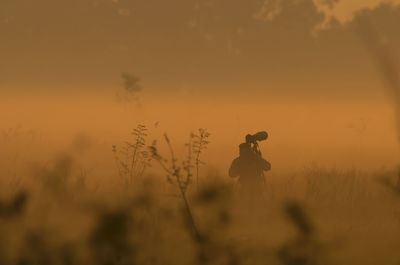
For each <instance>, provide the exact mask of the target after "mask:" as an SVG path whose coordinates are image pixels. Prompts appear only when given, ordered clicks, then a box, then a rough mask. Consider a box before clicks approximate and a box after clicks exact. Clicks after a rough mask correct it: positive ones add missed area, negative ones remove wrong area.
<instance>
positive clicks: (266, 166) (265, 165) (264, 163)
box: [259, 157, 271, 171]
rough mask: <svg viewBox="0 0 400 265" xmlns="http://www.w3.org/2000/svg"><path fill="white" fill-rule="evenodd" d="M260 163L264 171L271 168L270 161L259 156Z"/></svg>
mask: <svg viewBox="0 0 400 265" xmlns="http://www.w3.org/2000/svg"><path fill="white" fill-rule="evenodd" d="M259 163H260V164H259V165H260V167H261V168H262V169H263V170H264V171H268V170H271V163H269V162H268V161H267V160H265V159H264V158H262V157H259Z"/></svg>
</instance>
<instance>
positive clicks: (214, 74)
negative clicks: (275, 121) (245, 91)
mask: <svg viewBox="0 0 400 265" xmlns="http://www.w3.org/2000/svg"><path fill="white" fill-rule="evenodd" d="M268 3H272V4H271V5H269V4H268ZM334 3H335V1H327V2H326V4H328V5H332V4H334ZM357 16H368V17H370V19H371V21H373V23H374V24H376V25H377V28H378V30H379V31H382V33H383V35H385V36H386V37H387V39H388V41H390V42H391V43H393V47H400V45H399V44H400V36H399V34H397V30H398V26H399V25H400V9H399V8H397V7H394V6H391V5H389V4H386V5H385V4H383V5H381V6H379V7H377V8H376V9H373V10H364V11H362V12H359V13H358V14H356V17H357ZM325 20H326V16H325V15H324V13H322V12H321V11H319V10H318V8H317V7H316V6H315V4H314V2H313V1H312V0H301V1H289V0H282V1H276V2H275V3H274V2H273V1H259V0H251V1H244V0H229V1H228V0H220V1H213V0H207V1H201V2H198V1H195V0H171V1H160V0H146V1H144V0H142V1H124V0H120V1H105V0H104V1H100V0H99V1H93V0H79V1H78V0H70V1H65V0H57V1H50V0H36V1H33V0H14V1H11V0H4V1H2V2H1V3H0V33H1V35H2V36H3V37H2V40H4V41H2V42H1V44H0V52H1V54H2V55H3V56H2V57H3V58H4V61H5V62H6V63H5V64H2V65H1V66H0V70H1V71H2V77H1V78H0V85H2V86H3V87H6V86H8V87H17V86H20V85H24V86H25V87H27V86H29V87H30V88H34V87H40V86H46V87H51V88H54V89H57V88H62V87H69V86H80V87H94V88H99V87H107V86H118V79H117V78H115V77H116V76H118V75H119V74H120V73H121V72H124V71H131V70H132V69H134V71H135V72H136V73H138V75H139V76H141V77H142V78H143V79H144V80H146V87H147V86H149V87H164V88H165V87H179V85H180V84H182V83H185V84H196V85H197V86H201V87H205V89H206V90H207V88H215V87H224V86H226V87H230V88H231V89H241V87H243V86H244V85H246V84H248V85H252V84H265V85H262V87H263V89H265V90H266V91H274V89H275V88H274V87H271V86H270V84H274V86H275V87H276V84H280V87H279V89H280V90H281V91H287V92H295V93H303V92H306V93H308V94H310V93H311V94H312V93H314V94H315V93H325V91H333V90H335V91H337V90H339V91H340V88H339V89H337V84H340V83H343V80H349V81H350V82H352V86H353V87H357V86H360V87H361V86H362V85H363V84H364V83H363V82H366V81H365V80H363V76H364V77H365V74H366V73H370V72H371V71H373V70H372V69H373V67H372V66H371V64H370V63H368V62H369V61H368V58H367V57H366V52H365V51H363V50H362V49H360V47H361V44H360V42H359V40H358V39H357V37H356V36H355V34H354V30H353V28H354V26H353V24H352V23H348V24H345V25H342V24H340V23H338V22H337V21H336V20H335V19H331V20H330V21H329V24H328V25H329V26H328V27H327V29H326V30H324V31H320V32H315V29H316V28H317V27H318V25H320V24H321V23H323V22H324V21H325ZM396 49H397V48H396ZM395 52H396V51H395ZM370 77H371V76H370ZM371 78H373V75H372V77H371ZM364 79H365V78H364ZM356 80H359V81H356ZM354 82H359V83H357V84H354ZM366 83H371V82H370V81H367V82H366ZM316 87H318V89H316ZM332 87H334V88H335V89H333V88H332ZM343 89H344V88H343ZM296 91H297V92H296ZM334 93H337V92H334Z"/></svg>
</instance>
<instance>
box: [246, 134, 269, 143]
mask: <svg viewBox="0 0 400 265" xmlns="http://www.w3.org/2000/svg"><path fill="white" fill-rule="evenodd" d="M267 138H268V133H267V132H266V131H262V132H258V133H256V134H253V135H251V134H248V135H246V143H255V142H256V141H264V140H265V139H267Z"/></svg>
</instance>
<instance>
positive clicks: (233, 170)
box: [229, 158, 239, 178]
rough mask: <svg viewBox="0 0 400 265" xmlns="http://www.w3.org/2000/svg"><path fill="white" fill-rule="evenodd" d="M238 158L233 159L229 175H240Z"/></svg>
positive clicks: (233, 176) (232, 176)
mask: <svg viewBox="0 0 400 265" xmlns="http://www.w3.org/2000/svg"><path fill="white" fill-rule="evenodd" d="M238 171H239V170H238V159H237V158H236V159H235V160H233V161H232V164H231V167H230V168H229V177H231V178H235V177H237V176H239V172H238Z"/></svg>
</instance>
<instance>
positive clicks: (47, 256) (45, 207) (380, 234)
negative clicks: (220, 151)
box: [0, 157, 400, 265]
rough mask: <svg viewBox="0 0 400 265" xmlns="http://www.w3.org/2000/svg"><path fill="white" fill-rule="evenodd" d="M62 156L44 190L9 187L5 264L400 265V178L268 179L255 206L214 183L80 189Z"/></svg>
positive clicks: (317, 175) (333, 174) (1, 250)
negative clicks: (399, 181)
mask: <svg viewBox="0 0 400 265" xmlns="http://www.w3.org/2000/svg"><path fill="white" fill-rule="evenodd" d="M70 167H71V164H69V162H68V159H67V158H66V157H60V158H59V160H58V162H57V163H55V165H54V166H53V167H50V168H47V169H46V170H44V169H42V170H38V171H36V173H35V174H36V177H37V179H38V180H40V181H37V183H36V185H30V186H24V185H23V184H21V185H20V186H18V188H15V187H14V188H13V190H12V191H8V192H6V191H7V189H8V187H6V186H4V185H3V187H2V190H4V191H5V192H3V194H8V195H4V196H2V199H1V201H0V224H1V225H0V238H1V239H0V264H96V265H101V264H104V265H106V264H107V265H108V264H110V265H111V264H163V265H164V264H171V265H178V264H296V265H297V264H398V263H399V262H400V254H399V253H398V251H397V246H398V243H400V233H399V232H400V229H399V227H400V208H399V202H398V200H397V197H396V194H395V193H392V192H391V191H390V189H387V188H386V187H385V185H382V184H381V182H380V181H378V180H381V179H382V176H383V177H385V183H391V182H390V181H393V182H394V181H395V180H396V174H392V173H391V172H385V173H380V175H379V174H369V175H366V174H362V173H360V172H357V171H354V170H352V171H345V172H342V171H338V170H330V171H328V170H322V169H318V168H312V169H308V170H305V171H304V172H300V173H298V175H297V176H292V177H290V178H283V177H281V178H278V177H277V176H273V174H271V175H268V177H269V180H268V181H267V186H266V190H265V194H264V196H263V198H262V199H261V200H260V201H258V202H257V204H256V205H248V204H247V201H246V199H245V198H243V197H242V196H241V195H240V192H239V191H238V189H237V186H235V184H234V183H232V182H231V181H230V180H228V179H227V178H224V177H221V176H215V175H212V174H210V175H209V176H207V177H204V179H203V181H202V182H201V183H202V184H201V185H200V186H199V189H198V191H197V188H195V187H191V186H190V187H189V188H188V190H187V192H186V195H187V200H188V204H189V205H190V206H189V207H190V210H191V213H192V215H193V219H194V222H195V224H196V229H198V233H199V236H193V231H192V223H191V221H190V220H188V216H187V209H185V203H184V201H183V200H182V197H181V196H180V193H179V188H177V187H176V186H174V185H171V186H167V187H168V188H167V190H165V188H164V184H163V180H162V179H163V178H157V177H151V176H149V175H143V176H142V177H141V178H140V179H136V180H135V185H134V186H130V188H129V189H126V188H121V189H119V188H115V187H114V188H111V187H110V188H109V189H106V190H101V191H99V190H95V189H94V188H93V187H88V186H86V185H84V184H82V183H80V184H79V185H78V184H77V182H76V181H73V179H72V178H71V176H70V174H71V172H72V170H71V168H70Z"/></svg>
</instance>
